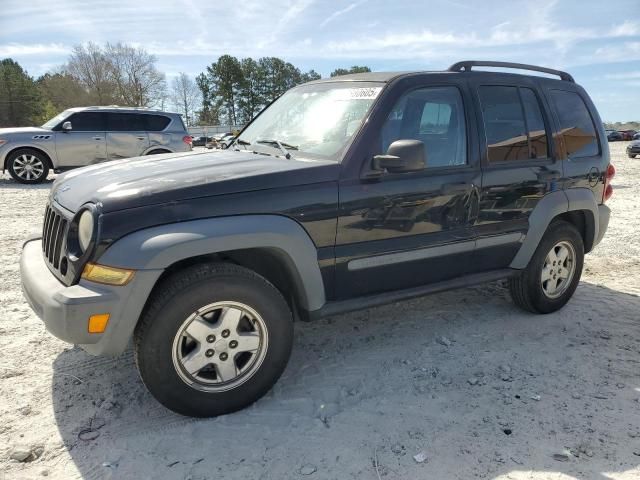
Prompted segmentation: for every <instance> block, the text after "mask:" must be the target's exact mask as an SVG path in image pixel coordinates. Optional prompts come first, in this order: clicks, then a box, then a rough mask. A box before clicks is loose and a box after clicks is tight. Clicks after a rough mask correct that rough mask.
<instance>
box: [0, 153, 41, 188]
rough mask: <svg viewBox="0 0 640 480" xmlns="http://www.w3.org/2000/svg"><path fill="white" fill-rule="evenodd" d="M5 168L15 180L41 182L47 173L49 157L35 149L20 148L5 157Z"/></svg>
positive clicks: (27, 182) (30, 182) (31, 182)
mask: <svg viewBox="0 0 640 480" xmlns="http://www.w3.org/2000/svg"><path fill="white" fill-rule="evenodd" d="M7 168H8V170H9V174H10V175H11V176H12V177H13V179H14V180H15V181H16V182H19V183H24V184H35V183H42V182H44V181H45V180H46V179H47V175H49V159H48V158H47V157H46V156H45V155H44V154H43V153H41V152H39V151H37V150H32V149H30V148H21V149H19V150H16V151H15V152H12V153H11V155H9V156H8V157H7Z"/></svg>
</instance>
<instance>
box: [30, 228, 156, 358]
mask: <svg viewBox="0 0 640 480" xmlns="http://www.w3.org/2000/svg"><path fill="white" fill-rule="evenodd" d="M41 245H42V242H41V240H40V239H39V238H37V239H32V240H29V241H27V242H26V243H25V244H24V246H23V249H22V255H21V257H20V276H21V280H22V291H23V294H24V297H25V298H26V299H27V302H28V303H29V305H30V306H31V308H32V309H33V311H34V312H35V313H36V314H37V315H38V316H39V317H40V318H41V319H42V321H43V322H44V324H45V327H46V329H47V330H48V331H49V332H50V333H51V334H53V335H54V336H56V337H58V338H59V339H61V340H63V341H65V342H68V343H73V344H76V345H79V346H80V347H82V348H83V349H84V350H86V351H87V352H89V353H91V354H94V355H101V354H106V355H117V354H119V353H121V352H122V351H123V350H124V349H125V348H126V346H127V344H128V342H129V339H130V337H131V334H132V332H133V329H134V328H135V325H136V323H137V321H138V318H139V316H140V313H141V312H142V308H143V307H144V304H145V303H146V300H147V298H148V295H149V293H150V292H151V289H152V288H153V285H154V284H155V281H156V280H157V278H158V277H159V276H160V273H161V272H162V271H161V270H142V271H138V272H136V275H135V277H134V280H132V281H131V282H130V283H129V284H128V285H126V286H124V287H114V286H108V285H100V284H96V283H93V282H87V281H84V280H83V281H81V282H80V284H78V285H72V286H70V287H67V286H66V285H64V284H62V283H61V282H60V281H59V280H58V279H57V278H56V277H55V276H54V275H53V274H52V273H51V271H50V270H49V268H48V267H47V265H46V264H45V261H44V257H43V255H42V246H41ZM104 313H108V314H109V315H110V319H109V323H108V325H107V329H106V330H105V332H104V333H89V332H88V321H89V317H90V316H91V315H97V314H104Z"/></svg>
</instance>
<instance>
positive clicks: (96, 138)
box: [93, 137, 102, 140]
mask: <svg viewBox="0 0 640 480" xmlns="http://www.w3.org/2000/svg"><path fill="white" fill-rule="evenodd" d="M93 139H94V140H102V137H93Z"/></svg>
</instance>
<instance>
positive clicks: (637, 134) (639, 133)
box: [633, 132, 640, 140]
mask: <svg viewBox="0 0 640 480" xmlns="http://www.w3.org/2000/svg"><path fill="white" fill-rule="evenodd" d="M633 140H640V132H638V133H636V134H635V135H634V136H633Z"/></svg>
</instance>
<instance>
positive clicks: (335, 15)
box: [320, 0, 367, 28]
mask: <svg viewBox="0 0 640 480" xmlns="http://www.w3.org/2000/svg"><path fill="white" fill-rule="evenodd" d="M366 1H367V0H360V1H359V2H354V3H351V4H349V5H347V6H346V7H344V8H342V9H340V10H336V11H335V12H333V13H332V14H331V15H329V16H328V17H327V18H325V19H324V20H323V21H322V22H320V28H324V27H325V26H327V25H328V24H329V23H331V22H333V21H334V20H335V19H336V18H338V17H339V16H341V15H344V14H345V13H349V12H350V11H351V10H353V9H354V8H356V7H359V6H360V5H362V4H363V3H365V2H366Z"/></svg>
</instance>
